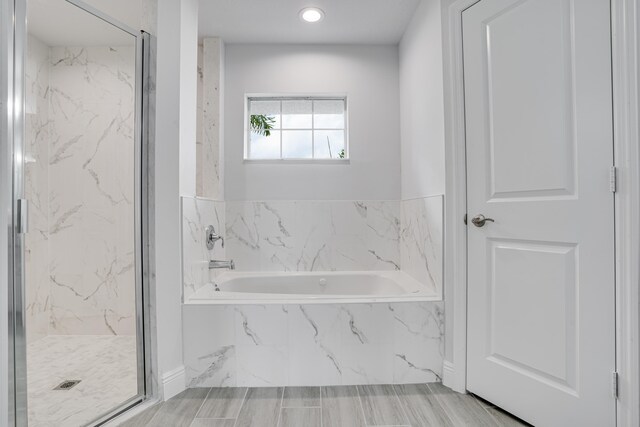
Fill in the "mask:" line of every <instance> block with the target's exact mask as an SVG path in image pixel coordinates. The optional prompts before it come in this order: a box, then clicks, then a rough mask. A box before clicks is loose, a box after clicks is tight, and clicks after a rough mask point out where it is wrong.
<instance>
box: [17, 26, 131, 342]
mask: <svg viewBox="0 0 640 427" xmlns="http://www.w3.org/2000/svg"><path fill="white" fill-rule="evenodd" d="M28 43H29V45H28V51H27V70H26V75H27V85H28V88H27V102H26V137H27V150H26V153H25V160H26V161H25V163H26V167H25V182H26V187H27V188H26V197H27V199H28V200H29V201H30V205H31V209H30V222H31V233H29V234H28V236H27V254H26V256H27V261H26V263H27V266H26V276H27V282H28V286H27V296H26V306H27V322H28V323H29V325H28V340H29V341H32V340H33V339H37V338H41V337H43V336H46V335H48V334H105V335H116V334H118V335H120V334H132V333H133V332H134V329H135V318H134V310H135V305H134V301H135V287H134V285H133V284H134V273H135V272H134V268H133V267H134V241H133V238H134V233H133V226H134V225H133V219H134V217H133V163H132V162H133V161H134V160H133V157H134V156H133V146H134V138H133V132H134V114H133V113H134V102H133V100H134V77H135V75H134V74H135V73H134V63H133V61H132V59H133V58H134V50H133V47H78V48H74V47H48V46H46V45H45V44H43V43H42V42H40V41H39V40H38V39H36V38H35V37H33V36H30V37H29V41H28ZM126 153H130V154H131V155H130V156H129V155H126Z"/></svg>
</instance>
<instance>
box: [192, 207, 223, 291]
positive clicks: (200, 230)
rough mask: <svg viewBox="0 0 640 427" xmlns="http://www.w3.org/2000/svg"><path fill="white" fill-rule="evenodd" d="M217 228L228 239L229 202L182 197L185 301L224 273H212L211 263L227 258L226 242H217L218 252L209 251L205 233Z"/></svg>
mask: <svg viewBox="0 0 640 427" xmlns="http://www.w3.org/2000/svg"><path fill="white" fill-rule="evenodd" d="M209 225H213V227H214V228H215V230H216V232H217V233H218V234H219V235H221V236H222V237H223V238H224V239H225V246H227V244H228V242H226V233H225V202H220V201H214V200H208V199H201V198H194V197H182V278H183V285H184V291H183V292H184V295H183V297H184V299H188V298H189V296H191V295H192V294H193V293H194V292H195V291H196V290H198V289H199V288H201V287H202V286H204V285H206V284H207V283H208V282H210V281H211V280H213V279H214V278H215V276H216V275H218V274H222V273H223V272H224V270H209V260H212V259H218V260H225V259H227V258H226V257H227V255H226V249H225V248H223V247H222V242H220V241H218V242H216V244H215V246H214V249H213V250H209V249H207V245H206V241H205V230H206V228H207V227H208V226H209Z"/></svg>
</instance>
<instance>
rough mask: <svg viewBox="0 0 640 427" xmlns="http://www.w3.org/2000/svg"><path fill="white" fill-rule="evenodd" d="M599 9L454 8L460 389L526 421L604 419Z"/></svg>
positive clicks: (607, 138)
mask: <svg viewBox="0 0 640 427" xmlns="http://www.w3.org/2000/svg"><path fill="white" fill-rule="evenodd" d="M609 18H610V10H609V1H608V0H481V1H480V2H479V3H477V4H475V5H474V6H472V7H470V8H469V9H467V10H466V11H465V12H463V31H464V34H463V41H464V74H465V108H466V135H467V168H468V182H467V190H468V213H469V226H468V250H469V261H468V262H469V265H468V338H467V340H468V361H467V363H468V379H467V381H468V382H467V388H468V390H469V391H471V392H473V393H476V394H477V395H479V396H481V397H483V398H485V399H487V400H489V401H491V402H493V403H495V404H496V405H498V406H500V407H502V408H504V409H505V410H507V411H509V412H511V413H513V414H515V415H517V416H519V417H521V418H522V419H524V420H526V421H528V422H530V423H532V424H534V425H536V426H539V427H553V426H558V427H573V426H580V427H588V426H594V427H607V426H614V425H615V399H614V397H613V392H612V375H613V372H614V370H615V350H614V349H615V323H614V318H615V311H614V309H615V306H614V222H613V221H614V211H613V201H614V200H613V193H612V191H611V188H610V179H609V178H610V169H611V166H612V165H613V137H612V101H611V97H612V93H611V51H610V42H611V32H610V27H609ZM479 214H483V215H485V216H486V217H488V218H491V219H493V220H495V222H486V224H485V225H484V226H483V227H478V226H477V225H473V224H472V223H471V219H472V218H473V217H474V216H476V215H479ZM478 225H479V224H478Z"/></svg>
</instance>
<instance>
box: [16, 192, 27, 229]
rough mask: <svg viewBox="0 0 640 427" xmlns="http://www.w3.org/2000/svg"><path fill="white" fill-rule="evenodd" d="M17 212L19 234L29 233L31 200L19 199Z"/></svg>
mask: <svg viewBox="0 0 640 427" xmlns="http://www.w3.org/2000/svg"><path fill="white" fill-rule="evenodd" d="M17 213H18V215H17V217H18V218H17V222H18V223H17V224H16V225H17V229H18V234H27V233H28V232H29V201H28V200H27V199H18V212H17Z"/></svg>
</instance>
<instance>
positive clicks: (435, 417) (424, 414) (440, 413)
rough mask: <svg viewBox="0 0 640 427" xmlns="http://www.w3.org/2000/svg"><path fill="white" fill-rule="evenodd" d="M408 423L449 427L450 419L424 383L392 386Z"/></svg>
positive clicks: (427, 426)
mask: <svg viewBox="0 0 640 427" xmlns="http://www.w3.org/2000/svg"><path fill="white" fill-rule="evenodd" d="M394 388H395V390H396V394H397V395H398V398H399V399H400V403H401V404H402V407H403V408H404V412H405V414H406V415H407V418H409V424H411V425H412V426H420V427H450V426H453V424H452V423H451V420H450V419H449V417H448V416H447V414H446V413H445V411H444V409H443V408H442V406H441V405H440V403H439V402H438V400H437V399H436V398H435V396H433V395H432V394H431V390H430V389H429V387H427V386H426V384H415V385H413V384H412V385H396V386H394Z"/></svg>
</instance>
